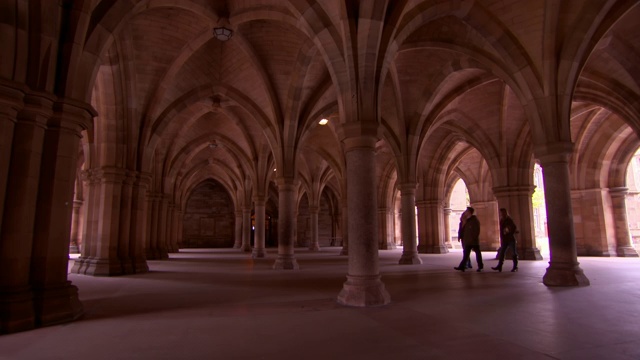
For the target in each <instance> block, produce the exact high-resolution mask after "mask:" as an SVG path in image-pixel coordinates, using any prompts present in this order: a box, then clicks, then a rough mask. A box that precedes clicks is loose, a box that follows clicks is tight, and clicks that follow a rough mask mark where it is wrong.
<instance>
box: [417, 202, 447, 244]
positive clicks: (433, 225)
mask: <svg viewBox="0 0 640 360" xmlns="http://www.w3.org/2000/svg"><path fill="white" fill-rule="evenodd" d="M416 204H417V205H418V224H419V226H418V231H419V235H421V237H420V239H419V242H420V244H419V246H418V250H419V251H420V253H426V254H446V253H448V252H449V249H447V247H446V246H445V245H444V236H445V234H443V231H444V210H443V209H444V207H443V205H442V202H441V201H440V200H425V201H418V202H416Z"/></svg>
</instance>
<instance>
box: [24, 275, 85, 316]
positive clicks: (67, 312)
mask: <svg viewBox="0 0 640 360" xmlns="http://www.w3.org/2000/svg"><path fill="white" fill-rule="evenodd" d="M34 305H35V308H36V314H37V320H36V322H37V325H38V326H48V325H54V324H60V323H65V322H69V321H73V320H76V319H78V318H80V317H81V316H82V315H83V314H84V310H83V308H82V304H81V303H80V300H78V288H77V287H76V286H74V285H71V282H70V281H67V283H66V284H62V285H60V286H54V287H46V288H43V289H34Z"/></svg>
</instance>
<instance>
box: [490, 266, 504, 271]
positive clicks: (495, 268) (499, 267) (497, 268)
mask: <svg viewBox="0 0 640 360" xmlns="http://www.w3.org/2000/svg"><path fill="white" fill-rule="evenodd" d="M491 269H493V270H498V272H502V266H496V267H492V268H491Z"/></svg>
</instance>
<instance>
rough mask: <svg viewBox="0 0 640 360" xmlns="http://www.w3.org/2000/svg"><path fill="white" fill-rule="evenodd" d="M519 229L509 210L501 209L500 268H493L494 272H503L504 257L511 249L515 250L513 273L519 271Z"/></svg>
mask: <svg viewBox="0 0 640 360" xmlns="http://www.w3.org/2000/svg"><path fill="white" fill-rule="evenodd" d="M517 233H518V228H517V227H516V223H515V222H514V221H513V219H512V218H511V216H509V213H508V212H507V209H505V208H501V209H500V249H499V250H498V252H499V253H500V258H499V260H498V266H496V267H492V269H493V270H498V271H500V272H502V265H503V264H504V257H505V254H506V253H507V250H508V249H509V248H512V249H513V269H511V272H516V271H518V250H516V234H517Z"/></svg>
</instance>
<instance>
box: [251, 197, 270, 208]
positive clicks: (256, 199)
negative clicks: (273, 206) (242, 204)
mask: <svg viewBox="0 0 640 360" xmlns="http://www.w3.org/2000/svg"><path fill="white" fill-rule="evenodd" d="M253 203H254V204H255V206H265V205H266V204H267V198H266V197H262V196H254V197H253Z"/></svg>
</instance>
